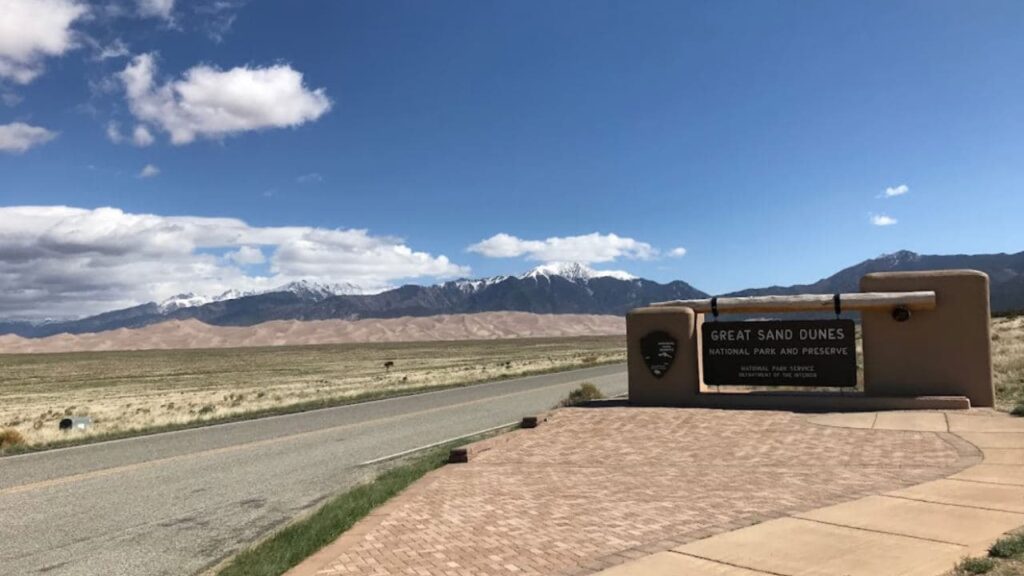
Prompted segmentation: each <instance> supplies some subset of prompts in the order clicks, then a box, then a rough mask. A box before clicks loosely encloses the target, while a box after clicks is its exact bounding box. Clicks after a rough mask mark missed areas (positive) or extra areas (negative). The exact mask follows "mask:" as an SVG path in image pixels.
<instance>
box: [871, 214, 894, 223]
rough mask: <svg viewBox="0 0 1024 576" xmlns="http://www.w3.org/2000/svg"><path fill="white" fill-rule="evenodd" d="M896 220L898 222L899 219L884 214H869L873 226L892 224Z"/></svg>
mask: <svg viewBox="0 0 1024 576" xmlns="http://www.w3.org/2000/svg"><path fill="white" fill-rule="evenodd" d="M897 222H899V220H897V219H895V218H893V217H892V216H886V215H885V214H872V215H871V223H872V224H874V225H875V226H893V225H894V224H896V223H897Z"/></svg>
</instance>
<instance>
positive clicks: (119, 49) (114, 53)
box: [94, 38, 131, 60]
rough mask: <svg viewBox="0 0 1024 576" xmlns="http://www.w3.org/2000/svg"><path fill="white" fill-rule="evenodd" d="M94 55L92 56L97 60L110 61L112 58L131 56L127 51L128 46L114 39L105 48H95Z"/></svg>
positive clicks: (97, 46)
mask: <svg viewBox="0 0 1024 576" xmlns="http://www.w3.org/2000/svg"><path fill="white" fill-rule="evenodd" d="M95 49H96V55H95V56H94V57H95V58H96V59H97V60H110V59H113V58H124V57H125V56H128V55H130V54H131V52H130V51H129V50H128V45H127V44H125V43H124V41H123V40H121V39H120V38H117V39H115V40H114V41H113V42H111V43H110V44H108V45H106V46H102V47H100V46H99V45H96V46H95Z"/></svg>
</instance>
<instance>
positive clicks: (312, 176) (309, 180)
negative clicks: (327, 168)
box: [295, 172, 324, 184]
mask: <svg viewBox="0 0 1024 576" xmlns="http://www.w3.org/2000/svg"><path fill="white" fill-rule="evenodd" d="M295 181H296V182H298V183H299V184H319V183H321V182H323V181H324V177H323V176H321V175H320V173H319V172H310V173H309V174H303V175H302V176H299V177H297V178H296V179H295Z"/></svg>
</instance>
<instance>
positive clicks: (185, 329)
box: [0, 312, 626, 354]
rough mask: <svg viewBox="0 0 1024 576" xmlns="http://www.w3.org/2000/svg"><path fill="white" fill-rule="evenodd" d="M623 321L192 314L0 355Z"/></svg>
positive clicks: (567, 331)
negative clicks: (210, 318) (248, 318)
mask: <svg viewBox="0 0 1024 576" xmlns="http://www.w3.org/2000/svg"><path fill="white" fill-rule="evenodd" d="M625 331H626V322H625V319H624V318H622V317H619V316H604V315H588V314H531V313H527V312H485V313H481V314H454V315H441V316H427V317H416V318H414V317H406V318H390V319H367V320H353V321H349V320H315V321H298V320H279V321H274V322H265V323H263V324H257V325H255V326H243V327H234V326H211V325H209V324H204V323H202V322H199V321H198V320H184V321H179V320H172V321H168V322H162V323H160V324H154V325H153V326H147V327H145V328H139V329H135V330H129V329H126V328H121V329H118V330H111V331H109V332H96V333H90V334H58V335H56V336H50V337H48V338H38V339H30V338H21V337H19V336H13V335H5V336H0V353H6V354H14V353H35V352H78V351H100V350H166V349H175V348H234V347H245V346H287V345H302V344H337V343H343V342H416V341H425V340H492V339H499V338H540V337H558V336H562V337H564V336H600V335H616V334H625Z"/></svg>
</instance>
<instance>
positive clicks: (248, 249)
mask: <svg viewBox="0 0 1024 576" xmlns="http://www.w3.org/2000/svg"><path fill="white" fill-rule="evenodd" d="M225 256H226V258H227V259H228V260H231V261H232V262H234V263H235V264H238V265H241V266H248V265H251V264H263V263H264V262H266V261H267V257H266V256H264V255H263V251H262V250H260V249H259V248H257V247H255V246H242V247H241V248H239V249H238V250H235V251H234V252H228V253H227V254H226V255H225Z"/></svg>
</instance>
